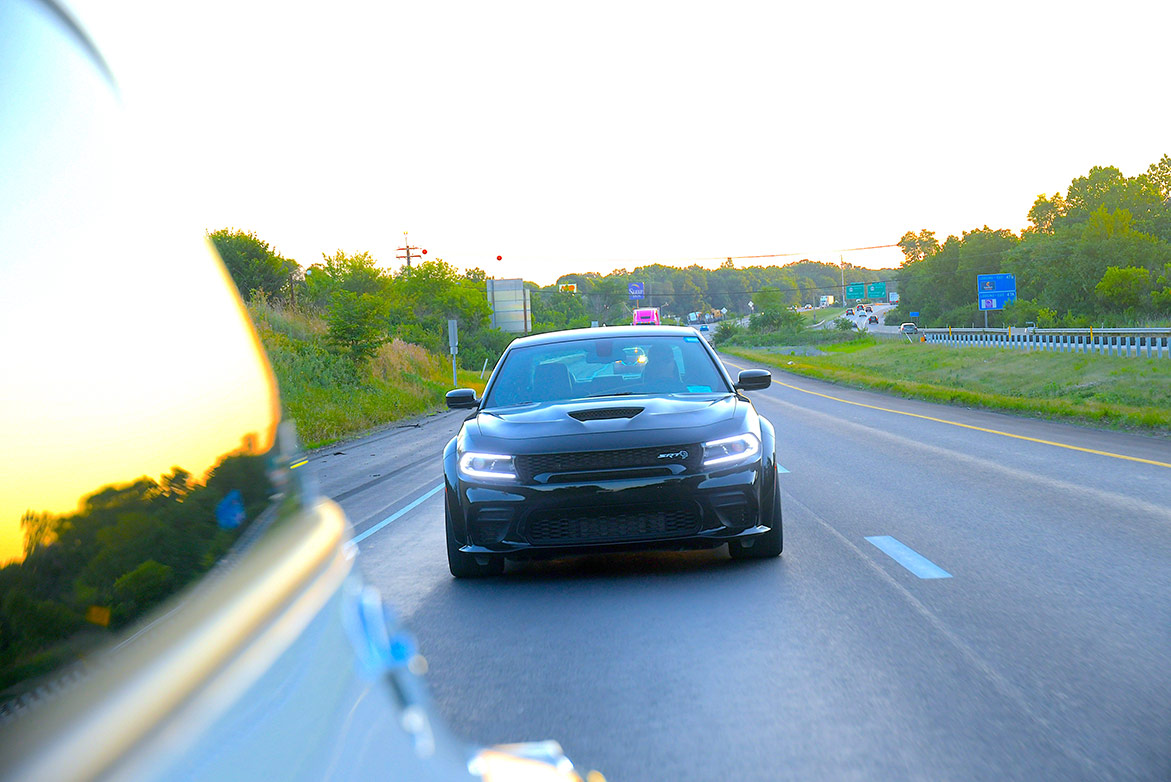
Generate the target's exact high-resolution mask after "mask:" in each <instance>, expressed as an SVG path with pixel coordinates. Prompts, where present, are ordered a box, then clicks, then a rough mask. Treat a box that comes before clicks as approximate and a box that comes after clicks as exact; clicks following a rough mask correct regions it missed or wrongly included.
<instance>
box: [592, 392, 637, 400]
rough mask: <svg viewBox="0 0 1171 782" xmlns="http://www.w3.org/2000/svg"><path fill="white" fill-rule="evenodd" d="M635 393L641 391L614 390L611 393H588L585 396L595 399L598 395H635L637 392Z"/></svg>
mask: <svg viewBox="0 0 1171 782" xmlns="http://www.w3.org/2000/svg"><path fill="white" fill-rule="evenodd" d="M637 393H641V392H638V391H615V392H614V393H613V394H610V393H605V394H590V395H589V396H588V397H586V398H587V399H596V398H598V397H600V396H634V395H635V394H637Z"/></svg>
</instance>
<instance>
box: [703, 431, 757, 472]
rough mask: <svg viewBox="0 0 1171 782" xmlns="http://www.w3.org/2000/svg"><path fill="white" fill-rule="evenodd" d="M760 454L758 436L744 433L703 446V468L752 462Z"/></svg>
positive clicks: (712, 441)
mask: <svg viewBox="0 0 1171 782" xmlns="http://www.w3.org/2000/svg"><path fill="white" fill-rule="evenodd" d="M758 453H760V440H758V439H757V438H756V435H754V434H749V433H747V432H746V433H744V434H738V435H736V436H735V437H723V438H721V439H719V440H711V441H709V442H706V443H704V444H703V466H704V467H720V466H726V465H731V464H738V463H740V462H747V461H751V460H752V459H754V458H756V455H757V454H758Z"/></svg>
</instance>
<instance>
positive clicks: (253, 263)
mask: <svg viewBox="0 0 1171 782" xmlns="http://www.w3.org/2000/svg"><path fill="white" fill-rule="evenodd" d="M208 238H209V239H211V242H212V244H213V245H215V248H216V252H218V253H219V254H220V258H222V259H223V261H224V266H226V267H227V268H228V273H229V274H230V275H231V276H232V281H233V282H235V283H236V288H237V289H238V290H239V291H240V295H241V296H243V297H244V300H245V301H249V300H251V298H252V296H253V294H255V293H257V292H260V293H263V294H264V295H265V296H268V297H270V298H282V297H285V296H291V293H292V290H293V285H294V284H295V282H296V280H297V279H298V278H299V276H300V269H301V267H300V266H298V265H297V262H296V261H292V260H289V259H288V258H282V257H281V256H280V255H278V254H277V253H276V251H274V250H273V249H272V248H270V247H269V246H268V242H265V241H263V240H261V239H259V238H257V236H256V235H255V234H253V233H251V232H245V231H239V230H236V229H235V228H221V229H220V230H218V231H215V232H213V233H210V234H208Z"/></svg>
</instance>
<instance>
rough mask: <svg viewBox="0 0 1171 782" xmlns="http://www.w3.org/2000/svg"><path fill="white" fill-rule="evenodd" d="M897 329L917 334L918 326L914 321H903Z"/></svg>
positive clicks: (905, 332)
mask: <svg viewBox="0 0 1171 782" xmlns="http://www.w3.org/2000/svg"><path fill="white" fill-rule="evenodd" d="M899 331H900V332H901V333H903V334H918V333H919V327H918V326H916V325H915V324H914V323H904V324H903V325H901V326H899Z"/></svg>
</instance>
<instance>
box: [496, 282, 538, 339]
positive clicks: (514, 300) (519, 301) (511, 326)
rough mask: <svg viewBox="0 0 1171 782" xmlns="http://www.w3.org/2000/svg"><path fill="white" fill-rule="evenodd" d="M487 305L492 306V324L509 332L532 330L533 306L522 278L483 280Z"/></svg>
mask: <svg viewBox="0 0 1171 782" xmlns="http://www.w3.org/2000/svg"><path fill="white" fill-rule="evenodd" d="M484 282H485V283H487V294H488V305H489V306H490V307H491V308H492V326H493V328H498V329H500V330H501V331H507V332H508V333H509V334H527V333H529V332H530V331H532V330H533V306H532V298H531V295H530V293H529V289H528V288H526V287H525V283H524V280H521V279H514V280H493V279H489V280H485V281H484Z"/></svg>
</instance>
